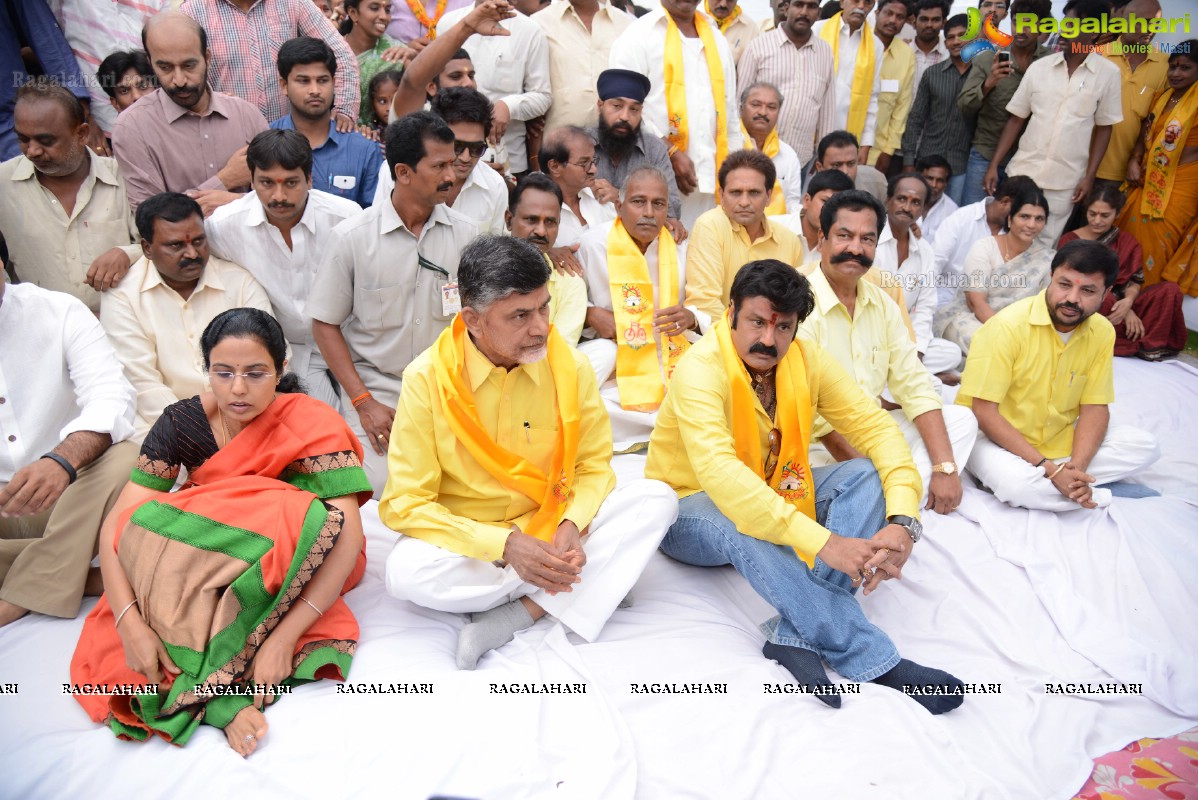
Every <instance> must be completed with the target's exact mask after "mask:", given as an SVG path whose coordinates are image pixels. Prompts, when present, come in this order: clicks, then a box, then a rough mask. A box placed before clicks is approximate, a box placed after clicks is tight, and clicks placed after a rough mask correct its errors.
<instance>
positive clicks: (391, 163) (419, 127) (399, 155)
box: [383, 111, 453, 175]
mask: <svg viewBox="0 0 1198 800" xmlns="http://www.w3.org/2000/svg"><path fill="white" fill-rule="evenodd" d="M383 139H384V141H385V143H386V144H385V149H386V154H387V168H388V169H390V170H391V174H392V175H394V174H395V167H396V165H398V164H405V165H407V166H409V167H411V168H412V169H415V168H416V165H417V164H419V163H420V160H421V159H422V158H424V157H425V156H426V155H428V148H426V147H425V146H424V143H425V141H426V140H432V141H434V142H441V143H443V144H453V131H451V130H450V129H449V126H448V125H446V124H445V120H443V119H441V118H440V117H438V116H437V115H436V114H433V113H430V112H428V111H413V112H412V113H411V114H405V115H404V116H402V117H400V118H399V119H397V120H396V121H395V122H392V123H391V124H390V125H388V126H387V130H386V132H384V134H383Z"/></svg>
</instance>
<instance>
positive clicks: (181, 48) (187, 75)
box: [141, 11, 210, 114]
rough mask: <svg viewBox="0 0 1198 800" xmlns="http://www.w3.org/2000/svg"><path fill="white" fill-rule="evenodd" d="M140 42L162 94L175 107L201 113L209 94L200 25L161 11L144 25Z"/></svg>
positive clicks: (205, 49)
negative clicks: (156, 77) (165, 95)
mask: <svg viewBox="0 0 1198 800" xmlns="http://www.w3.org/2000/svg"><path fill="white" fill-rule="evenodd" d="M141 41H142V45H143V46H144V47H145V49H146V54H147V55H149V57H150V66H151V67H153V68H154V74H155V75H156V76H158V85H159V86H161V87H162V91H164V92H166V93H167V95H168V96H169V97H170V99H171V101H172V102H174V103H175V105H177V106H180V107H181V108H186V109H188V110H189V111H194V112H196V113H197V114H202V113H204V111H205V109H206V108H207V105H208V98H209V96H210V95H209V92H208V34H207V33H206V32H205V31H204V28H203V26H201V25H200V23H198V22H196V21H195V20H194V19H192V18H191V17H189V16H187V15H186V14H184V13H182V12H181V11H163V12H162V13H161V14H155V15H154V16H152V17H150V19H149V20H148V21H147V22H146V25H145V27H144V28H142V29H141Z"/></svg>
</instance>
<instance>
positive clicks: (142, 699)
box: [71, 395, 371, 745]
mask: <svg viewBox="0 0 1198 800" xmlns="http://www.w3.org/2000/svg"><path fill="white" fill-rule="evenodd" d="M184 402H187V401H184ZM180 405H183V404H182V403H180V404H176V406H180ZM176 406H172V407H171V408H172V409H173V408H175V407H176ZM169 410H170V409H168V411H169ZM156 427H157V426H156ZM153 435H154V434H153V432H151V436H153ZM148 445H149V438H147V447H143V451H142V457H141V458H140V459H139V460H138V464H137V467H136V468H135V469H134V470H133V474H132V476H131V480H133V481H134V482H136V483H139V484H141V485H144V486H147V487H149V488H153V489H157V490H159V491H163V492H165V491H168V490H169V489H170V488H171V487H172V486H173V484H174V482H175V477H176V476H177V474H178V471H179V470H178V466H177V465H174V464H169V463H165V462H164V461H161V460H156V459H153V458H150V457H148V456H147V448H148ZM361 455H362V452H361V445H360V444H359V443H358V440H357V438H356V437H355V436H353V434H352V432H351V431H350V430H349V429H348V427H346V426H345V424H344V422H342V421H341V418H340V416H338V415H337V414H336V412H335V411H333V410H332V409H330V408H328V407H327V406H325V405H324V404H323V403H320V402H319V401H317V400H313V399H311V398H309V397H306V396H304V395H281V396H279V397H278V398H276V399H275V400H274V402H272V403H271V405H270V406H268V407H267V409H266V410H265V411H264V412H263V413H262V414H261V415H260V416H258V417H257V418H255V419H254V420H253V421H252V422H251V423H250V424H249V425H247V426H246V427H245V428H244V429H243V430H242V432H241V433H239V434H238V435H237V436H235V437H234V438H233V439H232V440H231V441H230V442H229V444H228V445H227V446H226V447H225V448H224V449H222V450H219V451H217V452H215V453H214V454H213V455H211V457H209V458H208V459H207V460H205V461H204V462H203V463H202V464H201V465H199V466H198V467H196V468H195V469H194V470H192V471H191V473H190V481H189V483H188V484H187V485H186V486H185V487H184V488H183V489H181V490H180V491H178V492H175V493H172V494H170V495H167V496H165V497H164V498H163V499H162V500H151V501H149V502H146V503H144V504H143V505H141V506H139V507H137V508H136V509H130V510H128V511H126V512H125V513H124V514H123V515H122V517H121V519H120V522H119V524H118V527H117V537H116V541H115V543H114V546H115V548H116V551H117V555H118V558H119V560H120V563H121V567H122V568H123V569H124V571H125V574H126V576H127V577H128V579H129V583H130V585H131V586H132V588H133V592H134V595H135V597H136V598H137V606H135V607H134V608H132V609H130V611H129V613H140V614H141V616H142V618H143V619H144V620H145V621H146V623H147V624H148V625H149V626H150V628H152V629H153V630H154V631H155V632H156V633H157V634H158V636H159V637H160V638H161V639H162V642H163V644H164V645H165V647H166V651H167V653H168V654H169V655H170V657H171V659H172V660H173V661H174V662H175V664H176V665H177V666H178V667H179V668H180V669H181V670H182V672H181V673H180V674H179V675H178V676H176V677H175V678H174V679H173V681H171V682H170V683H169V685H168V684H167V683H165V682H164V683H163V684H161V685H160V686H159V687H158V691H157V692H156V693H155V692H146V693H142V694H133V695H131V696H99V695H77V699H78V700H79V702H80V703H81V704H82V705H83V707H84V708H85V709H86V710H87V712H88V714H89V715H90V716H91V717H92V719H94V720H95V721H97V722H103V723H105V724H106V725H108V726H109V727H111V728H112V730H113V731H114V732H115V733H116V734H117V735H118V736H120V737H121V738H129V739H137V740H139V741H144V740H145V739H147V738H149V736H150V735H152V734H158V735H159V736H162V737H163V738H164V739H166V740H167V741H170V742H173V743H175V744H179V745H182V744H185V743H186V742H187V740H188V739H189V738H190V737H191V735H192V734H193V733H194V732H195V730H196V728H197V727H198V726H199V725H200V723H201V722H204V723H207V724H210V725H213V726H215V727H220V728H223V727H224V726H226V725H228V724H229V722H230V721H232V719H233V717H234V716H235V715H236V714H237V713H238V712H239V711H240V710H241V709H243V708H244V707H246V706H247V705H249V704H250V703H251V702H252V696H249V695H245V694H228V693H222V692H227V691H228V690H229V687H236V686H237V685H238V684H244V683H246V682H248V680H249V672H248V670H249V668H250V666H251V664H252V661H253V658H254V655H255V653H256V652H257V651H258V648H259V647H260V646H261V645H262V643H263V642H264V641H265V640H266V638H267V636H269V635H270V633H271V632H272V631H273V630H274V629H275V627H276V626H277V625H278V623H279V621H280V620H281V619H282V618H283V616H284V615H285V614H286V613H287V612H288V611H289V610H290V609H291V608H292V606H293V605H295V604H296V603H302V602H303V601H302V600H300V599H299V595H300V593H301V592H302V591H303V590H304V588H305V587H306V586H307V584H308V582H309V581H310V580H311V579H312V577H313V576H314V575H315V574H316V572H317V570H318V569H320V567H321V565H322V564H323V563H324V559H325V558H326V556H327V555H328V554H329V552H330V551H331V550H332V548H333V546H334V545H335V544H336V543H337V540H338V537H339V536H340V534H341V530H342V526H343V523H344V519H345V517H344V514H343V512H341V511H340V510H338V509H336V508H333V507H332V506H330V505H328V504H326V503H324V502H323V499H324V498H333V497H341V496H345V495H351V494H357V495H358V500H359V503H360V504H361V503H364V502H365V501H366V500H368V499H369V497H370V491H371V489H370V484H369V482H368V481H367V480H366V475H365V472H364V471H363V470H362V467H361ZM365 566H366V560H365V553H364V552H363V553H360V554H359V557H358V563H357V565H356V566H355V568H354V570H353V572H352V573H351V574H350V576H349V578H348V579H347V580H346V582H345V585H344V588H343V589H342V592H343V593H344V592H345V591H348V590H349V589H351V588H353V586H354V585H355V584H356V583H357V582H358V581H359V580H360V579H361V577H362V574H363V573H364V571H365ZM114 623H115V618H114V613H113V610H112V608H111V607H110V606H109V604H108V600H107V597H101V598H100V601H99V603H98V604H97V605H96V607H95V608H94V609H93V610H92V612H91V613H90V614H89V615H88V617H87V619H86V621H85V622H84V626H83V633H82V635H81V637H80V640H79V644H78V646H77V648H76V650H75V655H74V658H73V659H72V661H71V681H72V682H73V683H76V684H93V685H97V684H98V685H104V684H107V685H109V686H112V685H123V684H145V683H146V680H145V678H144V677H143V676H142V675H139V674H137V673H135V672H133V671H132V670H130V669H129V668H128V666H127V665H126V663H125V653H124V648H123V645H122V643H121V639H120V636H119V634H118V633H117V630H116V628H115V625H114ZM357 637H358V624H357V621H356V620H355V619H354V616H353V613H352V612H351V611H350V610H349V607H348V606H346V604H345V601H344V600H343V599H341V598H340V597H339V598H338V599H337V601H336V602H335V603H333V605H332V606H331V607H330V608H329V609H328V610H326V611H325V612H324V615H323V616H321V617H318V618H317V620H316V621H315V622H314V623H313V624H312V625H311V627H310V628H308V630H307V631H306V632H305V633H304V634H303V635H302V636H301V637H300V639H299V641H298V642H297V644H296V651H295V655H294V658H293V661H292V674H291V677H290V678H288V679H287V680H286V681H284V684H285V685H294V684H299V683H304V682H307V681H313V680H318V679H320V678H337V679H344V677H345V676H346V674H347V673H348V670H349V665H350V661H351V659H352V657H353V652H354V647H355V645H356V642H357ZM167 680H168V681H170V678H167Z"/></svg>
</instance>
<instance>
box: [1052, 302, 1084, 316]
mask: <svg viewBox="0 0 1198 800" xmlns="http://www.w3.org/2000/svg"><path fill="white" fill-rule="evenodd" d="M1062 308H1068V309H1071V310H1073V311H1076V312H1077V313H1078V314H1080V313H1082V307H1081V306H1079V305H1077V304H1076V303H1057V310H1058V311H1060V310H1061V309H1062Z"/></svg>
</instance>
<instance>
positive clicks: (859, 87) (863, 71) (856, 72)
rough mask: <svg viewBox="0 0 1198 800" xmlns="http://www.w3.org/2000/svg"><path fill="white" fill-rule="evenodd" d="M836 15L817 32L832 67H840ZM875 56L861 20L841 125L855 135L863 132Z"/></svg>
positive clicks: (870, 36)
mask: <svg viewBox="0 0 1198 800" xmlns="http://www.w3.org/2000/svg"><path fill="white" fill-rule="evenodd" d="M840 17H841V12H839V11H838V12H836V14H834V15H833V16H832V18H831V19H829V20H828V21H827V22H825V23H824V26H823V27H822V28H820V31H819V35H820V38H822V39H823V40H824V41H825V42H827V43H828V44H829V45H830V46H831V48H832V71H833V72H836V71H837V70H839V69H840ZM876 68H877V56H876V54H875V53H874V31H873V28H871V27H869V23H868V22H863V23H861V46H860V47H858V48H857V63H856V65H855V66H854V67H853V85H852V87H851V88H850V90H849V119H848V124H847V125H846V126H845V127H846V128H847V130H848V131H849V133H852V134H853V135H854V136H856V137H857V138H858V139H860V138H861V136H862V134H863V133H864V132H865V114H866V112H867V111H868V110H869V96H870V95H871V94H872V93H873V90H874V76H875V71H876Z"/></svg>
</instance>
